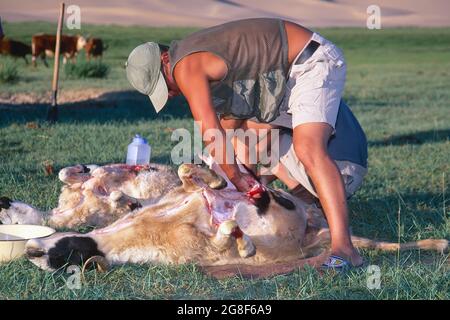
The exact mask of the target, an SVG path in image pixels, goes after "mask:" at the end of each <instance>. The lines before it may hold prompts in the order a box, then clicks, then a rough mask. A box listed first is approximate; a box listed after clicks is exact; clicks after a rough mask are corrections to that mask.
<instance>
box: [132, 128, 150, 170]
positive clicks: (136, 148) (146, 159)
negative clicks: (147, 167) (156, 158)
mask: <svg viewBox="0 0 450 320" xmlns="http://www.w3.org/2000/svg"><path fill="white" fill-rule="evenodd" d="M150 153H151V147H150V145H149V144H148V142H147V140H146V139H144V138H143V137H141V136H140V135H138V134H137V135H135V136H134V138H133V141H132V142H131V143H130V144H129V145H128V152H127V164H128V165H143V164H149V163H150Z"/></svg>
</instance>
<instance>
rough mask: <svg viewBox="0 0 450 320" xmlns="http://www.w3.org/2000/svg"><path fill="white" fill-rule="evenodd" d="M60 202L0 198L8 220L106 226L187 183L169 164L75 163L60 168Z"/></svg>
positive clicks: (1, 215)
mask: <svg viewBox="0 0 450 320" xmlns="http://www.w3.org/2000/svg"><path fill="white" fill-rule="evenodd" d="M58 176H59V179H60V180H61V181H62V182H63V184H64V185H63V186H62V188H61V194H60V196H59V201H58V206H57V207H56V208H54V209H52V210H50V211H48V212H45V211H41V210H39V209H37V208H35V207H33V206H30V205H28V204H26V203H23V202H21V201H17V200H16V201H13V200H11V199H10V198H7V197H1V198H0V222H1V223H3V224H38V225H41V224H47V225H49V226H51V227H54V228H70V229H74V228H78V227H85V226H90V227H105V226H107V225H109V224H111V223H113V222H114V221H116V220H117V219H119V218H121V217H123V216H124V215H126V214H127V213H129V212H132V211H133V210H135V209H138V208H140V207H142V206H143V205H147V204H150V203H154V202H157V201H158V200H159V199H160V198H161V197H162V196H163V195H165V194H166V193H167V192H168V191H169V190H171V189H172V188H174V187H176V186H178V185H180V184H181V181H180V180H179V179H178V176H177V174H176V172H175V171H174V170H173V169H172V168H171V167H170V166H167V165H161V164H148V165H142V166H129V165H125V164H110V165H105V166H97V165H75V166H71V167H66V168H63V169H62V170H61V171H60V172H59V175H58Z"/></svg>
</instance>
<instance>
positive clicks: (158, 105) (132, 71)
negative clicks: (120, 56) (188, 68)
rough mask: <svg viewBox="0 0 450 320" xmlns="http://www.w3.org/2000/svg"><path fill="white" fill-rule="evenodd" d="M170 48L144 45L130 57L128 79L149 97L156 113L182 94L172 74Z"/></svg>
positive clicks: (127, 68) (127, 65)
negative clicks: (169, 99) (174, 97)
mask: <svg viewBox="0 0 450 320" xmlns="http://www.w3.org/2000/svg"><path fill="white" fill-rule="evenodd" d="M168 50H169V47H167V46H164V45H160V44H157V43H155V42H146V43H143V44H141V45H139V46H137V47H136V48H134V50H133V51H131V53H130V55H129V56H128V60H127V63H126V71H127V78H128V81H130V83H131V85H132V86H133V87H134V88H135V89H136V90H137V91H139V92H140V93H143V94H145V95H148V96H149V98H150V101H151V102H152V104H153V106H154V108H155V110H156V112H159V111H161V109H162V108H163V107H164V105H165V104H166V102H167V99H168V98H169V97H173V96H176V95H178V94H179V93H180V91H179V89H178V86H177V85H176V83H175V81H174V79H173V77H172V76H171V74H170V61H169V52H168Z"/></svg>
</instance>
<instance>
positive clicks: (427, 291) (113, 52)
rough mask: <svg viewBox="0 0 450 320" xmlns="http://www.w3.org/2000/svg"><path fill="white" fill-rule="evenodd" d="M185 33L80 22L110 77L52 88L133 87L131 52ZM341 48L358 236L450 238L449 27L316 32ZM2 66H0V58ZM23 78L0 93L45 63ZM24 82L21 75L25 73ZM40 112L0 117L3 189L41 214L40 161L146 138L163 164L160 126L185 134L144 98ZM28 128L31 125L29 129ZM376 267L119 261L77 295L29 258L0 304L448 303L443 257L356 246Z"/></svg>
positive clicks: (8, 27) (48, 180)
mask: <svg viewBox="0 0 450 320" xmlns="http://www.w3.org/2000/svg"><path fill="white" fill-rule="evenodd" d="M4 29H5V33H6V34H8V35H9V36H10V37H11V38H18V39H22V40H26V39H28V38H29V37H30V36H31V34H32V33H34V32H36V31H38V30H39V31H45V32H50V31H52V30H53V29H54V26H52V25H50V24H48V23H37V24H31V23H5V24H4ZM192 30H193V29H182V28H166V29H156V28H144V27H117V26H88V27H86V28H85V29H83V30H82V31H83V32H89V33H91V34H92V35H101V37H102V38H104V39H105V42H107V43H108V45H109V48H108V51H107V52H106V53H105V56H104V60H103V61H104V62H105V63H107V64H108V65H110V66H111V73H110V75H109V76H108V77H107V78H106V79H96V80H77V79H73V80H72V79H66V78H64V77H62V82H61V87H62V90H64V89H65V88H86V87H89V88H91V87H94V88H104V89H121V90H129V89H130V86H129V85H128V83H127V81H126V77H125V74H124V70H123V68H122V64H123V62H124V61H125V59H126V57H127V55H128V53H129V51H131V50H132V48H133V47H134V46H135V45H137V44H139V43H141V42H143V41H149V40H158V41H161V42H165V43H169V42H170V40H171V39H174V38H180V37H182V35H184V34H187V33H189V32H190V31H192ZM319 31H320V32H321V33H322V34H323V35H325V36H326V37H328V38H329V39H331V40H333V41H334V42H335V43H337V44H338V45H339V46H340V47H342V48H343V49H344V52H345V55H346V58H347V62H348V82H347V86H346V91H345V99H346V100H347V101H348V103H349V106H350V107H351V108H352V110H353V111H354V113H355V114H356V116H357V117H358V119H359V120H360V122H361V124H362V126H363V128H364V129H365V131H366V134H367V137H368V140H369V166H370V167H369V174H368V176H367V179H366V181H365V183H364V186H363V188H362V189H361V190H360V191H359V192H358V193H357V194H356V195H355V196H354V197H353V198H352V199H351V201H350V203H349V205H350V217H351V225H352V230H353V233H354V234H357V235H361V236H366V237H370V238H375V239H379V240H389V241H398V240H400V241H412V240H419V239H424V238H428V237H433V238H446V239H450V222H449V214H448V212H449V205H448V186H449V179H450V178H449V173H450V162H449V159H450V141H449V137H450V106H449V102H450V90H448V88H449V87H450V77H449V72H450V71H449V70H450V59H449V58H448V52H449V50H450V28H441V29H416V28H404V29H386V30H379V31H375V30H373V31H372V30H362V29H352V28H342V29H339V28H338V29H323V30H319ZM0 59H1V58H0ZM17 64H18V67H19V70H20V71H21V80H20V81H19V82H18V83H16V84H14V85H1V86H0V93H1V92H28V91H33V92H42V91H45V90H48V87H49V84H50V79H51V68H49V69H47V68H45V67H44V66H43V65H42V64H39V67H38V68H37V70H32V68H31V67H27V66H25V64H24V63H23V62H22V61H20V60H18V61H17ZM22 74H23V76H22ZM45 113H46V109H45V106H43V105H38V106H34V107H21V106H7V107H6V108H3V109H0V150H1V152H0V195H7V196H10V197H12V198H16V199H21V200H23V201H25V202H28V203H30V204H32V205H35V206H38V207H40V208H43V209H49V208H52V207H54V206H55V205H56V203H57V198H58V195H59V188H60V186H61V185H60V183H59V181H58V179H57V177H56V176H49V177H48V176H45V175H44V171H43V169H42V163H43V162H44V161H46V160H51V161H53V163H54V165H55V169H59V168H62V167H64V166H68V165H72V164H74V163H107V162H116V161H123V160H124V157H125V153H126V146H127V144H128V143H129V139H130V138H131V137H132V135H133V134H134V133H141V134H143V135H145V136H146V137H147V138H148V139H149V141H150V143H151V145H152V154H153V159H154V161H157V162H164V163H170V158H169V155H170V150H171V147H172V145H173V144H174V143H170V142H169V141H170V130H166V129H167V128H177V127H187V128H189V129H191V128H192V124H191V120H190V114H189V111H188V110H187V107H186V105H185V103H184V102H183V100H180V99H178V100H176V101H174V102H172V103H171V105H170V107H169V108H168V109H167V110H165V111H164V112H163V114H162V115H161V116H160V117H156V116H155V113H154V112H153V111H152V110H151V108H150V107H147V106H145V105H143V104H142V103H130V102H126V101H117V102H116V103H111V104H108V103H106V104H101V105H95V104H94V105H92V106H87V107H82V108H80V107H76V106H72V105H67V106H63V107H61V110H60V121H59V122H58V123H57V124H56V125H53V126H49V125H47V124H45V122H44V121H43V119H45ZM27 122H36V123H38V124H39V125H40V126H39V128H35V129H33V128H32V126H31V128H30V126H26V123H27ZM363 254H364V257H365V259H366V260H367V261H368V262H369V263H371V264H377V265H379V266H380V268H381V272H382V274H381V289H380V290H369V289H367V287H366V281H367V274H366V270H364V269H362V270H354V271H351V272H350V273H348V274H346V275H342V276H338V277H332V276H331V275H325V276H320V275H319V274H318V273H317V272H316V271H314V270H310V269H308V270H302V271H297V272H294V273H293V274H290V275H287V276H278V277H274V278H271V279H267V280H244V279H241V278H239V277H235V278H231V279H227V280H221V281H218V280H215V279H211V278H209V277H206V276H204V275H203V274H202V273H200V272H199V271H198V269H196V268H195V267H194V266H181V267H161V266H146V265H145V266H133V265H127V266H123V267H117V268H114V269H113V270H112V271H111V272H110V273H108V274H106V275H105V274H97V273H96V272H89V273H88V275H87V282H86V283H85V284H84V285H83V286H82V289H81V290H70V289H68V288H67V287H66V285H65V280H66V279H67V278H68V277H69V275H68V274H64V273H55V274H51V273H46V272H43V271H41V270H39V269H37V268H35V267H34V266H33V265H31V264H30V263H29V262H28V261H26V260H25V259H20V260H18V261H14V262H11V263H9V264H6V265H2V266H0V299H14V298H18V299H101V298H102V299H130V298H138V299H142V298H145V299H147V298H149V299H158V298H159V299H164V298H188V299H189V298H219V299H221V298H231V299H235V298H236V299H237V298H243V299H261V298H267V299H449V298H450V287H449V286H450V272H449V262H448V255H444V256H442V255H439V254H433V253H426V252H403V253H399V254H397V253H392V254H386V253H381V252H376V251H364V252H363Z"/></svg>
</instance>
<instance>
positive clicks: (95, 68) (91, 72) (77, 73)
mask: <svg viewBox="0 0 450 320" xmlns="http://www.w3.org/2000/svg"><path fill="white" fill-rule="evenodd" d="M64 71H65V74H66V76H67V77H68V78H74V79H84V78H106V76H107V75H108V73H109V66H108V65H107V64H104V63H103V62H101V61H90V62H88V61H81V62H80V61H78V62H77V63H67V64H66V66H65V68H64Z"/></svg>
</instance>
